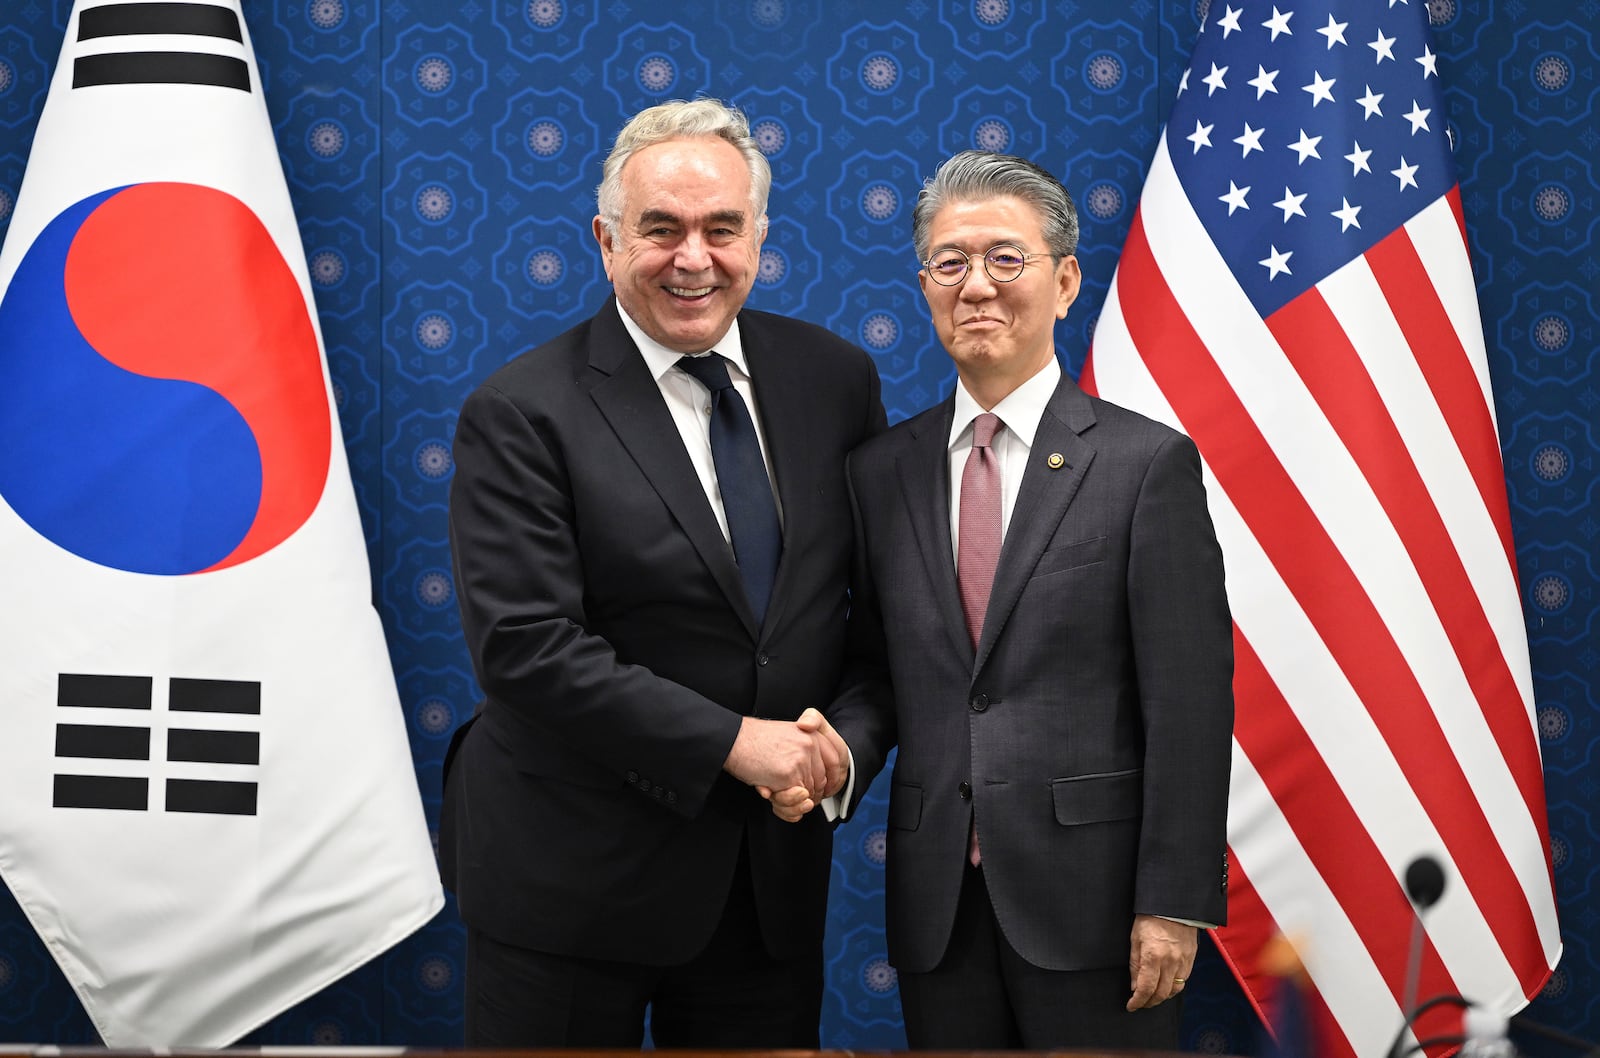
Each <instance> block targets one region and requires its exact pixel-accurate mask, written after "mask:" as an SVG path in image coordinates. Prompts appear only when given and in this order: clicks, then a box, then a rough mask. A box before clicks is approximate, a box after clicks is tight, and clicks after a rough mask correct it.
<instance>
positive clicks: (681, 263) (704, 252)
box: [672, 233, 711, 272]
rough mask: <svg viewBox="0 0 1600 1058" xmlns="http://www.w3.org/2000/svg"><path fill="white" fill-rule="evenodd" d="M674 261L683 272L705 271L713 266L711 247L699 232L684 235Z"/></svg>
mask: <svg viewBox="0 0 1600 1058" xmlns="http://www.w3.org/2000/svg"><path fill="white" fill-rule="evenodd" d="M672 263H673V265H674V266H676V267H677V268H678V269H679V270H680V271H683V272H704V271H706V270H708V269H709V268H710V267H711V247H710V246H708V245H707V243H706V240H705V238H704V237H702V236H700V235H697V234H692V233H691V234H689V235H686V236H684V238H683V241H682V242H680V243H679V244H678V252H677V255H676V256H674V258H673V260H672Z"/></svg>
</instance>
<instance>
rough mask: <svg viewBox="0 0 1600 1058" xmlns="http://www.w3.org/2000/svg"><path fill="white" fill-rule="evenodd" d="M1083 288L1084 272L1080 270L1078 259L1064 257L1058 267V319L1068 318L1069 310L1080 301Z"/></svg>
mask: <svg viewBox="0 0 1600 1058" xmlns="http://www.w3.org/2000/svg"><path fill="white" fill-rule="evenodd" d="M1082 288H1083V272H1082V271H1081V270H1080V269H1079V268H1078V259H1077V258H1076V257H1063V258H1062V259H1061V263H1060V264H1058V265H1056V319H1058V320H1064V319H1066V318H1067V310H1068V309H1070V308H1071V307H1072V303H1073V302H1074V301H1077V300H1078V291H1079V290H1081V289H1082Z"/></svg>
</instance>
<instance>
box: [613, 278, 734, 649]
mask: <svg viewBox="0 0 1600 1058" xmlns="http://www.w3.org/2000/svg"><path fill="white" fill-rule="evenodd" d="M589 366H590V368H592V369H593V370H595V371H598V372H600V373H601V374H603V375H605V376H606V378H605V379H604V380H603V381H601V382H600V383H598V384H597V385H596V386H595V387H594V388H593V390H591V391H590V396H591V397H592V398H593V400H594V402H595V404H596V405H597V406H598V407H599V409H600V413H601V414H602V415H604V416H605V418H606V421H607V422H608V423H610V424H611V429H612V430H614V431H615V432H616V435H617V438H618V439H619V440H620V441H621V442H622V445H623V447H624V448H626V449H627V450H628V454H629V455H630V456H632V457H633V460H634V462H635V463H637V464H638V466H639V469H640V470H641V471H642V472H643V473H644V476H645V477H646V478H647V479H649V481H650V485H651V487H653V488H654V489H655V490H656V493H657V494H658V495H659V496H660V497H661V500H662V502H663V503H665V504H666V505H667V509H668V510H669V511H671V512H672V516H673V518H675V519H677V522H678V524H679V525H680V526H681V527H682V528H683V533H684V535H685V536H687V537H688V538H689V543H690V544H692V545H693V546H694V549H695V551H697V552H698V553H699V555H700V558H701V559H702V560H703V561H704V562H705V564H706V567H707V568H708V569H709V570H710V571H711V576H712V579H713V580H715V581H716V582H717V586H718V587H720V588H721V589H722V593H723V594H724V595H726V596H727V597H728V603H729V605H731V606H732V607H733V609H734V612H735V613H737V614H738V615H739V619H740V620H742V621H743V622H744V624H745V627H746V628H747V629H749V631H750V636H751V638H752V639H753V638H756V636H757V634H758V633H759V632H760V629H758V628H757V627H756V623H755V614H754V613H752V612H751V609H750V601H749V600H748V599H747V598H745V594H744V584H743V582H742V581H741V580H740V579H739V567H738V565H737V564H736V563H735V562H734V558H733V549H732V548H731V547H729V546H728V541H727V539H726V538H725V537H724V536H723V535H722V528H721V527H720V526H719V525H718V524H717V516H716V514H715V513H713V512H712V510H711V504H710V502H709V501H708V500H707V499H706V493H705V489H703V488H702V487H701V485H700V479H699V477H698V476H696V474H695V472H694V465H693V464H692V463H690V462H689V454H688V453H687V452H685V451H684V448H683V438H682V437H681V436H680V435H679V433H678V427H677V425H676V424H675V423H674V422H673V421H672V413H671V412H669V411H667V405H666V402H665V401H664V400H663V399H662V397H661V387H659V386H658V385H656V380H655V379H654V378H652V377H651V376H650V370H649V368H648V367H647V366H646V365H645V362H644V357H642V356H640V355H639V350H638V348H637V347H636V346H635V345H634V344H633V339H632V338H631V337H630V336H629V335H628V332H627V330H626V329H625V328H624V327H623V325H622V318H621V317H620V316H619V315H618V314H617V307H616V302H615V301H609V302H607V303H606V307H605V308H603V309H601V310H600V312H599V314H598V315H596V316H595V318H594V323H593V325H592V326H591V328H590V332H589Z"/></svg>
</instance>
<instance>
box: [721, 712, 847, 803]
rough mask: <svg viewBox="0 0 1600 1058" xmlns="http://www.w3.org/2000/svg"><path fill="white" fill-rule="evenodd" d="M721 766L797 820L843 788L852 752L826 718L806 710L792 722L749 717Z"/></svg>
mask: <svg viewBox="0 0 1600 1058" xmlns="http://www.w3.org/2000/svg"><path fill="white" fill-rule="evenodd" d="M722 767H723V770H724V771H726V772H728V774H730V775H732V776H733V777H734V778H736V779H738V780H739V781H741V782H744V783H747V784H749V785H750V786H754V787H755V788H756V790H757V792H759V793H760V794H761V796H762V797H764V798H766V799H767V800H768V801H770V802H772V811H773V814H775V815H776V816H777V817H778V818H779V819H782V820H784V821H786V822H789V823H796V822H799V820H800V819H801V818H802V817H803V816H804V815H805V814H806V813H807V812H809V811H811V810H812V809H813V808H815V807H816V806H817V805H818V804H819V803H821V801H822V800H823V798H826V797H832V796H833V795H834V794H836V793H838V792H839V791H840V790H842V789H844V784H845V780H846V779H847V778H849V775H850V753H849V751H848V750H847V749H846V748H845V744H844V739H842V738H840V737H839V733H838V732H837V731H835V730H834V729H833V725H831V724H829V723H828V721H827V718H826V717H824V716H823V715H822V714H821V713H819V712H818V711H817V710H815V709H807V710H806V711H805V712H803V713H801V714H800V719H798V720H793V721H790V720H760V719H757V718H756V717H753V716H747V717H745V718H744V722H743V723H742V724H741V725H740V727H739V735H738V737H737V738H735V739H734V740H733V748H732V749H731V750H729V751H728V759H727V761H726V762H724V764H723V765H722Z"/></svg>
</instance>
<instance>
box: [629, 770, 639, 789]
mask: <svg viewBox="0 0 1600 1058" xmlns="http://www.w3.org/2000/svg"><path fill="white" fill-rule="evenodd" d="M628 785H629V786H637V785H639V773H638V772H636V771H630V772H629V773H628Z"/></svg>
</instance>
